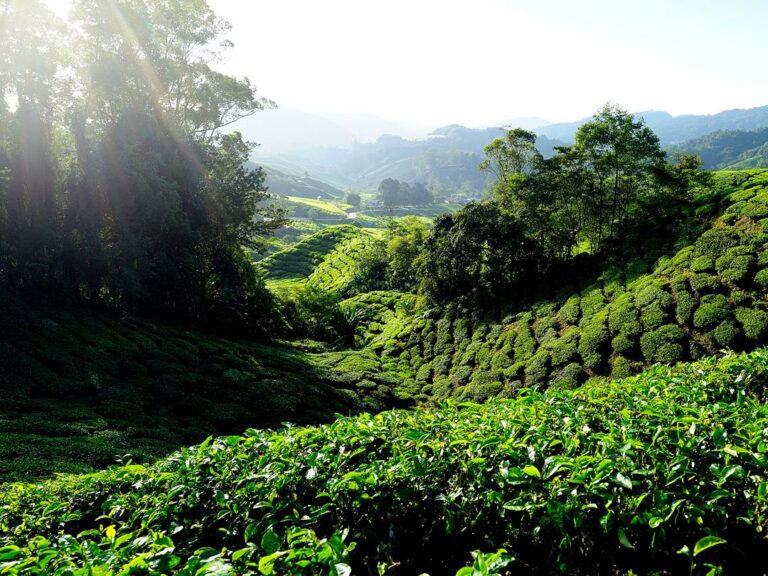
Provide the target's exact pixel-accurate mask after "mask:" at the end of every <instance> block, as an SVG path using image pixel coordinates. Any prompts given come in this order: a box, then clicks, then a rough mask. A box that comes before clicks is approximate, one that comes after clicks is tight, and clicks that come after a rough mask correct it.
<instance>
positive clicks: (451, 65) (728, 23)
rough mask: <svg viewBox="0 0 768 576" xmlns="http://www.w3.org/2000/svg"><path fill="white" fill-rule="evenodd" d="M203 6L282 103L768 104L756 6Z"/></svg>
mask: <svg viewBox="0 0 768 576" xmlns="http://www.w3.org/2000/svg"><path fill="white" fill-rule="evenodd" d="M52 1H54V2H63V0H52ZM209 1H210V4H211V6H212V7H213V8H214V10H215V11H216V12H217V13H219V14H220V15H222V16H224V17H225V18H227V19H228V20H230V22H231V23H232V25H233V31H232V34H231V39H232V40H233V41H234V43H235V48H234V49H233V50H232V51H231V52H230V54H229V57H228V60H227V62H225V63H224V65H223V66H224V69H225V70H226V71H227V72H231V73H237V74H239V75H242V74H247V75H248V76H249V77H250V78H251V79H252V80H253V81H254V83H255V84H256V85H257V87H258V88H259V90H260V92H261V93H262V94H263V95H265V96H267V97H269V98H272V99H273V100H275V101H276V102H277V103H278V105H282V106H284V107H291V108H299V109H302V110H307V111H317V112H352V113H370V114H375V115H379V116H383V117H385V118H388V119H392V120H399V121H406V122H413V123H419V124H429V125H444V124H448V123H453V122H457V123H463V124H467V125H480V124H493V123H497V122H499V121H502V120H505V119H508V118H513V117H521V116H542V117H544V118H547V119H549V120H553V121H559V120H575V119H578V118H581V117H583V116H587V115H589V114H591V113H592V112H593V111H594V110H595V109H596V108H597V107H598V106H600V105H601V104H602V103H603V102H605V101H608V100H611V101H613V102H617V103H619V104H621V105H623V106H624V107H626V108H629V109H630V110H635V111H639V110H649V109H656V110H668V111H670V112H672V113H673V114H681V113H713V112H717V111H720V110H723V109H727V108H740V107H741V108H744V107H752V106H760V105H764V104H768V66H767V65H766V56H768V34H766V31H765V30H766V28H765V26H766V23H768V2H767V1H765V0H728V1H726V0H642V1H636V0H631V1H630V0H525V1H524V0H472V1H458V0H387V1H383V0H375V1H374V0H321V1H320V0H209Z"/></svg>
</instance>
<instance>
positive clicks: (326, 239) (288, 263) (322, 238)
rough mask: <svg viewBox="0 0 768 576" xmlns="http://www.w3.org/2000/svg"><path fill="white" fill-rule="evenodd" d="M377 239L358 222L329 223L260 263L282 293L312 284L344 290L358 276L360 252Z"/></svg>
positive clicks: (318, 286) (275, 287)
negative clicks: (327, 225)
mask: <svg viewBox="0 0 768 576" xmlns="http://www.w3.org/2000/svg"><path fill="white" fill-rule="evenodd" d="M376 242H377V240H376V239H375V238H374V237H373V236H371V235H370V234H368V233H367V232H365V231H363V230H361V229H360V228H357V227H355V226H351V225H340V226H329V227H327V228H324V229H322V230H320V231H319V232H317V233H315V234H313V235H311V236H309V237H308V238H306V239H304V240H302V241H301V242H298V243H297V244H295V245H293V246H291V247H289V248H287V249H286V250H283V251H281V252H277V253H275V254H273V255H271V256H269V257H267V258H265V259H264V260H262V261H261V262H260V263H259V265H260V266H261V267H262V268H263V269H264V270H265V271H266V272H267V274H268V276H267V282H268V285H269V286H270V288H272V289H273V290H275V291H277V292H278V293H281V294H285V293H286V292H290V291H296V290H298V289H300V288H301V287H302V286H305V285H310V286H314V287H317V288H320V289H322V290H325V291H330V292H333V293H338V294H341V293H343V292H345V291H346V289H347V288H348V287H349V286H350V285H351V283H353V282H354V280H355V274H356V270H357V266H358V258H359V256H360V254H361V253H363V252H365V251H367V250H369V249H371V248H372V247H373V246H374V244H375V243H376Z"/></svg>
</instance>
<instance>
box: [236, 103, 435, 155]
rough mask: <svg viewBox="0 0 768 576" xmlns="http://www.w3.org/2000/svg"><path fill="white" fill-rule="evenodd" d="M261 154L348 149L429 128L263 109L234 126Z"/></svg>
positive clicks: (421, 132)
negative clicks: (383, 135) (311, 149)
mask: <svg viewBox="0 0 768 576" xmlns="http://www.w3.org/2000/svg"><path fill="white" fill-rule="evenodd" d="M232 129H233V130H239V131H240V132H242V134H243V136H244V137H245V139H246V140H250V141H252V142H256V143H257V144H258V145H259V150H260V153H263V154H283V153H289V152H294V151H296V150H305V149H308V148H318V147H320V148H326V147H330V148H348V147H350V146H352V144H354V143H355V142H373V141H375V140H376V139H377V138H378V137H379V136H381V135H382V134H396V135H398V136H402V137H404V138H415V137H420V136H424V135H426V134H427V133H429V130H430V128H428V127H424V126H412V125H407V124H401V123H397V122H391V121H389V120H386V119H384V118H380V117H378V116H372V115H368V114H323V115H321V114H312V113H309V112H302V111H301V110H294V109H292V108H278V109H277V110H264V111H262V112H259V113H258V114H254V115H253V116H249V117H247V118H243V119H242V120H240V121H238V122H237V123H235V124H233V125H232Z"/></svg>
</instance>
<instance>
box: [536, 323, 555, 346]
mask: <svg viewBox="0 0 768 576" xmlns="http://www.w3.org/2000/svg"><path fill="white" fill-rule="evenodd" d="M534 326H535V330H534V333H535V334H536V340H538V342H539V344H540V345H541V344H545V343H547V342H549V341H550V340H553V339H554V338H556V337H557V330H556V329H555V318H554V317H553V316H547V317H544V318H538V319H537V320H536V321H535V322H534Z"/></svg>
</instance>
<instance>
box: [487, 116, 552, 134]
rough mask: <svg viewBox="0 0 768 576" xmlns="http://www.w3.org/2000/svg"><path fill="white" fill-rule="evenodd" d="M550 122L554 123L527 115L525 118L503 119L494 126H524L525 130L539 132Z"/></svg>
mask: <svg viewBox="0 0 768 576" xmlns="http://www.w3.org/2000/svg"><path fill="white" fill-rule="evenodd" d="M550 124H552V122H550V121H549V120H545V119H544V118H539V117H538V116H526V117H523V118H511V119H509V120H502V121H501V122H498V123H496V124H494V126H499V127H502V128H522V129H523V130H531V131H533V132H538V131H539V129H540V128H543V127H544V126H549V125H550Z"/></svg>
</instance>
